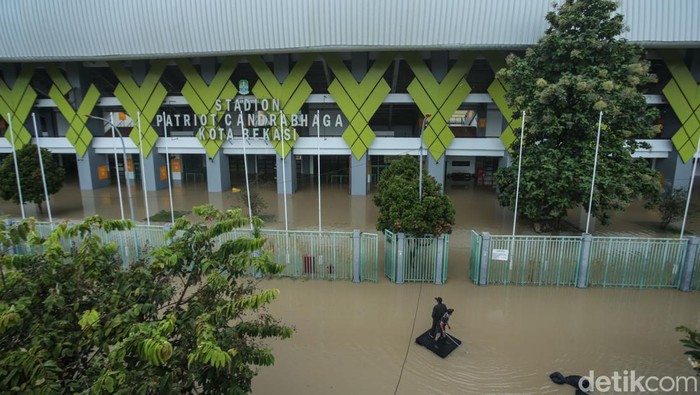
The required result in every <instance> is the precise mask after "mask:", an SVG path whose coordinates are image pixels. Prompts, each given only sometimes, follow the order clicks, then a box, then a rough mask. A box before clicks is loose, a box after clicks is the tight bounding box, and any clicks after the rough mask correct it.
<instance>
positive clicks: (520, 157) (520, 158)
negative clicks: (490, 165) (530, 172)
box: [508, 111, 525, 270]
mask: <svg viewBox="0 0 700 395" xmlns="http://www.w3.org/2000/svg"><path fill="white" fill-rule="evenodd" d="M524 136H525V111H523V120H522V124H521V126H520V150H519V152H518V180H517V182H516V186H515V207H514V213H513V236H512V237H513V238H512V239H511V244H510V251H509V252H508V257H509V259H508V260H509V261H510V262H509V264H508V270H513V252H514V251H513V250H514V249H515V227H516V224H517V222H518V199H519V197H520V173H521V170H522V164H523V137H524Z"/></svg>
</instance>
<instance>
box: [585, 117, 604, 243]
mask: <svg viewBox="0 0 700 395" xmlns="http://www.w3.org/2000/svg"><path fill="white" fill-rule="evenodd" d="M602 122H603V112H602V111H601V112H600V115H599V117H598V135H597V136H596V139H595V156H594V157H593V178H591V197H590V198H589V199H588V218H586V233H588V225H589V224H590V222H591V209H592V207H593V189H594V188H595V172H596V169H597V168H598V147H599V146H600V126H601V124H602Z"/></svg>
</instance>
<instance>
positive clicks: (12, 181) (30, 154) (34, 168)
mask: <svg viewBox="0 0 700 395" xmlns="http://www.w3.org/2000/svg"><path fill="white" fill-rule="evenodd" d="M41 157H42V160H43V162H44V175H45V176H46V188H47V189H48V191H49V195H53V194H55V193H56V192H58V191H59V190H61V188H62V187H63V180H64V178H65V175H66V171H65V170H64V169H63V168H62V167H59V166H58V165H57V164H56V162H55V161H54V160H53V156H52V155H51V152H50V151H49V150H47V149H45V148H42V149H41ZM17 165H18V167H19V182H20V184H21V186H22V199H23V200H24V201H25V202H32V203H36V204H37V206H38V207H39V211H40V212H42V207H41V203H43V202H44V201H46V196H44V184H43V183H42V179H41V167H40V164H39V153H38V151H37V149H36V145H31V144H28V145H25V146H24V147H23V148H22V149H21V150H19V151H17ZM0 197H2V198H3V200H12V201H13V202H15V203H19V192H18V190H17V176H16V173H15V163H14V159H13V157H12V155H7V156H6V157H5V159H3V161H2V163H0Z"/></svg>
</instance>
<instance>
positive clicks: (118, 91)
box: [109, 59, 168, 156]
mask: <svg viewBox="0 0 700 395" xmlns="http://www.w3.org/2000/svg"><path fill="white" fill-rule="evenodd" d="M166 64H167V63H166V61H165V60H162V59H161V60H154V61H152V62H151V68H150V70H148V73H147V74H146V77H145V78H144V80H143V83H142V84H141V85H139V84H137V83H136V81H134V79H133V77H132V75H131V73H130V72H129V71H128V70H127V69H126V68H125V67H124V65H123V64H121V63H120V62H110V63H109V66H110V67H111V69H112V71H113V72H114V75H115V76H116V77H117V79H118V80H119V84H118V85H117V87H116V88H115V89H114V95H115V96H116V97H117V99H119V102H120V103H121V105H122V107H124V111H125V112H126V113H127V114H129V116H130V117H131V119H133V120H134V130H133V131H132V132H131V133H130V134H129V137H131V141H133V142H134V144H136V146H137V147H139V149H140V150H141V153H143V155H145V156H148V155H150V153H151V150H153V147H155V143H156V141H157V140H158V132H156V131H155V129H153V126H152V125H151V123H152V121H153V118H155V116H156V114H157V113H158V110H159V109H160V106H161V105H162V104H163V100H165V97H166V96H167V94H168V91H167V90H166V89H165V87H163V84H161V83H160V78H161V76H162V75H163V71H165V66H166ZM139 123H140V124H141V133H139V129H138V127H139Z"/></svg>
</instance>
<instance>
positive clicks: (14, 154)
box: [7, 112, 26, 219]
mask: <svg viewBox="0 0 700 395" xmlns="http://www.w3.org/2000/svg"><path fill="white" fill-rule="evenodd" d="M7 123H8V124H10V141H11V142H12V159H14V161H15V176H17V193H18V194H19V209H20V211H21V212H22V219H25V218H26V217H25V215H24V199H22V185H21V184H20V182H19V166H18V165H17V150H16V149H15V132H14V130H13V129H12V116H11V115H10V113H9V112H8V113H7Z"/></svg>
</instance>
